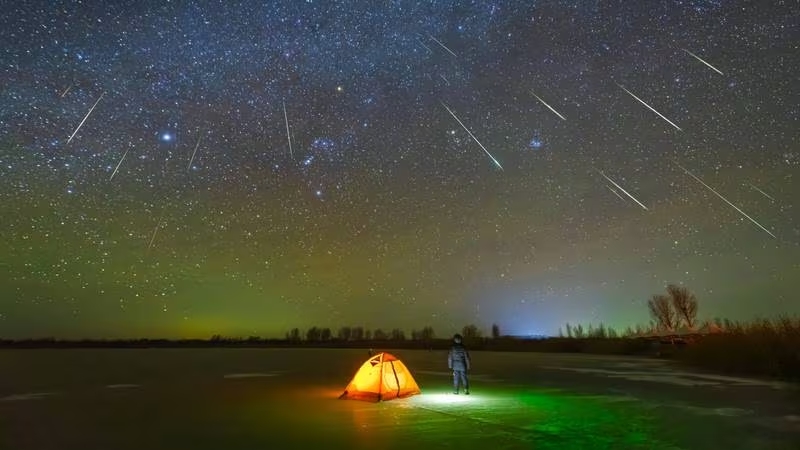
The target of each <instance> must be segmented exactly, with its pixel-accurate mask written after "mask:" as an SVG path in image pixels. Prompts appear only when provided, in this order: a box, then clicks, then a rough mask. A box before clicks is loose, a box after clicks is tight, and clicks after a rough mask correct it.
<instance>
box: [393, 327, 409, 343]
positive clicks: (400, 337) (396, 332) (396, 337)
mask: <svg viewBox="0 0 800 450" xmlns="http://www.w3.org/2000/svg"><path fill="white" fill-rule="evenodd" d="M392 340H393V341H405V340H406V333H405V332H403V330H401V329H400V328H395V329H393V330H392Z"/></svg>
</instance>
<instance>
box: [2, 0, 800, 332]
mask: <svg viewBox="0 0 800 450" xmlns="http://www.w3.org/2000/svg"><path fill="white" fill-rule="evenodd" d="M4 12H5V14H3V15H2V17H0V43H2V45H1V46H0V81H1V82H0V180H2V181H0V182H1V183H2V186H3V189H2V190H0V217H2V226H1V227H0V337H29V336H59V337H106V336H137V337H138V336H167V337H173V336H200V337H207V336H210V335H212V334H224V335H252V334H257V335H263V336H280V335H282V334H283V332H284V331H285V330H287V329H289V328H291V327H295V326H297V327H300V328H307V327H310V326H312V325H320V326H329V327H332V328H334V329H335V328H337V327H339V326H344V325H363V326H367V327H371V328H377V327H383V328H390V327H391V328H393V327H400V328H405V329H411V328H421V327H423V326H425V325H432V326H433V327H434V328H435V329H436V330H438V331H439V332H440V333H443V334H447V333H449V332H451V331H452V330H454V329H458V328H460V327H461V326H463V325H464V324H466V323H472V322H474V323H476V324H479V325H480V326H482V327H488V326H489V325H490V324H491V323H493V322H497V323H499V324H500V325H501V328H503V329H504V330H507V331H509V332H512V333H552V332H555V331H556V330H557V328H558V327H559V326H561V325H562V324H563V323H565V322H583V323H588V322H593V323H599V322H605V323H606V324H609V325H613V326H625V325H629V324H635V323H637V322H639V323H642V322H646V321H647V317H646V313H647V310H646V307H645V302H646V300H647V299H648V298H649V297H650V296H651V295H653V294H657V293H661V292H663V288H664V286H665V285H666V284H667V283H670V282H676V283H685V284H686V285H687V286H688V287H689V288H690V289H691V290H693V291H694V292H695V293H696V294H697V296H698V299H699V301H700V309H701V311H700V315H701V316H703V317H714V316H725V317H731V318H735V319H739V318H741V319H746V318H749V317H751V316H753V315H762V316H769V315H774V314H780V313H796V312H800V303H799V302H798V299H797V298H796V292H798V289H800V276H798V275H800V212H798V209H797V208H796V207H795V205H794V203H795V202H796V201H797V200H796V199H797V198H798V196H800V185H799V184H798V183H800V181H798V171H799V170H800V149H799V148H798V129H800V126H799V125H800V123H799V119H800V113H799V111H800V106H798V105H800V94H799V92H800V91H798V89H797V75H796V72H797V67H799V66H800V52H798V44H797V43H798V25H797V17H798V16H799V15H800V6H798V4H797V3H796V2H772V3H764V4H760V3H757V4H754V3H751V2H744V1H738V0H736V1H732V2H718V1H703V0H680V1H678V0H665V1H661V2H657V4H656V3H647V2H592V1H561V2H555V1H490V0H486V1H482V0H476V1H470V2H463V1H447V0H439V1H417V2H412V1H408V2H405V1H391V2H375V1H366V0H365V1H358V0H354V1H339V2H330V1H327V2H326V1H312V0H307V1H288V0H287V1H275V2H256V1H248V0H242V1H237V2H176V1H163V2H155V1H143V2H125V1H119V0H117V1H111V2H72V1H55V2H45V1H41V0H39V1H36V0H34V1H28V2H15V3H13V4H10V6H8V7H7V8H6V11H4Z"/></svg>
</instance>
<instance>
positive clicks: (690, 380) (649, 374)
mask: <svg viewBox="0 0 800 450" xmlns="http://www.w3.org/2000/svg"><path fill="white" fill-rule="evenodd" d="M546 368H547V369H554V370H571V371H573V372H580V373H592V374H596V375H604V376H606V377H609V378H624V379H626V380H630V381H651V382H656V383H666V384H674V385H678V386H721V385H726V386H763V387H769V388H772V389H790V388H791V385H790V384H788V383H781V382H778V381H768V380H756V379H751V378H740V377H730V376H725V375H714V374H706V373H694V372H680V371H674V370H663V369H655V370H638V371H637V370H609V369H585V368H581V367H559V366H550V367H546Z"/></svg>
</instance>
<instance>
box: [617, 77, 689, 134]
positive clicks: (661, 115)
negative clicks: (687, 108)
mask: <svg viewBox="0 0 800 450" xmlns="http://www.w3.org/2000/svg"><path fill="white" fill-rule="evenodd" d="M617 86H619V87H620V88H621V89H622V90H624V91H625V92H627V93H628V94H630V95H631V97H633V98H635V99H636V100H639V103H641V104H643V105H644V106H647V107H648V108H649V109H650V111H653V112H654V113H656V114H658V116H659V117H661V118H662V119H664V120H666V121H667V122H668V123H669V124H670V125H672V126H673V127H675V128H677V129H678V131H683V130H681V127H679V126H677V125H675V124H674V123H672V121H671V120H669V119H667V118H666V117H664V115H663V114H661V113H660V112H658V111H656V110H655V109H654V108H653V107H652V106H650V105H648V104H647V103H645V102H644V100H642V99H640V98H639V97H637V96H635V95H634V94H633V92H631V91H629V90H627V89H625V88H624V87H622V86H621V85H619V84H617Z"/></svg>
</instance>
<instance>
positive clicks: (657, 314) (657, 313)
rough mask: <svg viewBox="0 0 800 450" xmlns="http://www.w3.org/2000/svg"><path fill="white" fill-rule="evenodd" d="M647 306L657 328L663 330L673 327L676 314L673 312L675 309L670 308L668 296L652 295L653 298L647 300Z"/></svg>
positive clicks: (670, 329)
mask: <svg viewBox="0 0 800 450" xmlns="http://www.w3.org/2000/svg"><path fill="white" fill-rule="evenodd" d="M647 308H648V309H649V310H650V316H651V317H652V318H653V321H654V322H655V323H656V325H657V326H658V328H659V329H661V330H663V331H672V330H674V329H675V325H676V323H677V319H678V315H677V314H675V309H673V308H672V301H671V299H670V297H668V296H666V295H654V296H653V298H651V299H650V300H648V301H647Z"/></svg>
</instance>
